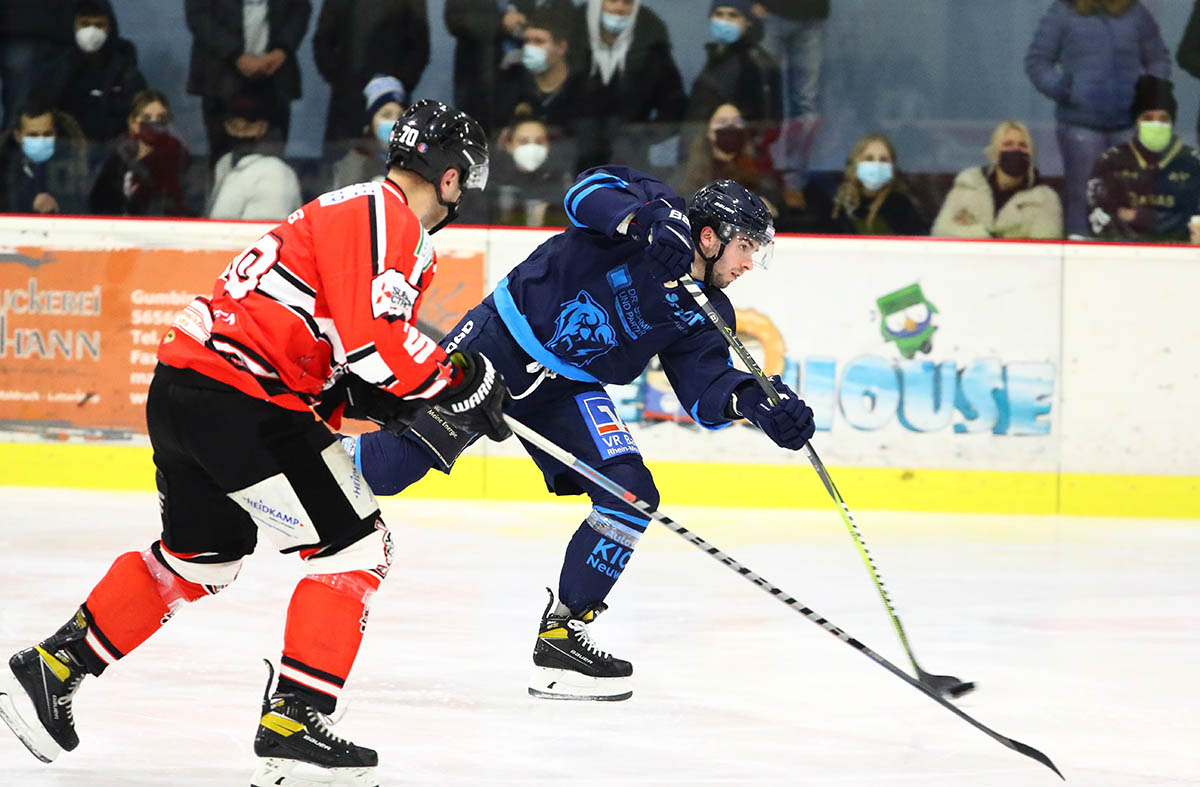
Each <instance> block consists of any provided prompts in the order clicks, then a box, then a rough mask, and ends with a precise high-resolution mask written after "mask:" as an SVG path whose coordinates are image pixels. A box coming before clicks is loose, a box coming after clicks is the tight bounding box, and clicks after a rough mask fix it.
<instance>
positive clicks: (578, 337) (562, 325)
mask: <svg viewBox="0 0 1200 787" xmlns="http://www.w3.org/2000/svg"><path fill="white" fill-rule="evenodd" d="M616 346H617V332H616V331H615V330H614V329H613V326H612V322H611V321H610V320H609V319H608V312H606V311H605V310H604V307H603V306H601V305H600V304H599V303H597V302H596V299H595V298H593V297H592V296H591V295H589V294H588V292H587V291H586V290H580V291H579V294H578V295H576V296H575V297H574V298H572V299H571V300H569V301H567V302H566V303H564V304H562V307H561V310H560V311H559V313H558V317H556V318H555V320H554V337H553V338H552V339H551V340H550V341H548V342H546V349H548V350H549V351H550V352H552V353H554V354H555V355H557V356H558V357H559V358H562V359H563V360H565V361H568V362H570V363H573V364H576V365H577V366H586V365H587V364H588V363H590V362H591V361H593V360H594V359H596V358H598V357H599V356H601V355H604V354H605V353H606V352H608V351H609V350H611V349H612V348H614V347H616Z"/></svg>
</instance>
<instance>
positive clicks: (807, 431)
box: [730, 375, 817, 451]
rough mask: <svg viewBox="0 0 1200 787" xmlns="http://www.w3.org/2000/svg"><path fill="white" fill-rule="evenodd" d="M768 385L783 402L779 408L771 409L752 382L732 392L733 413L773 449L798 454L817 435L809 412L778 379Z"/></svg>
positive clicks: (808, 408) (776, 377)
mask: <svg viewBox="0 0 1200 787" xmlns="http://www.w3.org/2000/svg"><path fill="white" fill-rule="evenodd" d="M771 384H772V385H774V386H775V390H776V391H778V392H779V398H780V399H782V400H783V401H781V402H780V403H779V404H777V405H774V406H772V405H771V403H770V401H768V400H767V394H766V392H765V391H763V389H762V387H761V386H760V385H759V384H758V383H756V382H755V383H749V384H746V385H742V386H741V387H740V388H738V389H737V390H736V391H734V393H733V400H732V402H731V403H730V404H731V405H732V409H733V411H734V413H736V414H738V415H740V416H742V417H743V418H745V419H746V420H747V421H749V422H750V423H752V424H754V425H755V426H757V427H758V428H759V429H761V430H763V432H764V433H766V435H767V437H769V438H771V440H773V441H774V442H775V445H777V446H779V447H780V448H786V449H788V450H790V451H799V450H800V449H801V448H803V447H804V444H805V443H807V442H808V441H809V440H810V439H811V438H812V436H813V434H814V433H815V432H816V431H817V427H816V425H815V424H814V423H813V411H812V408H811V407H809V406H808V405H806V404H805V403H804V400H803V399H801V398H800V397H799V396H797V395H796V392H795V391H793V390H792V389H791V388H789V387H787V386H786V385H784V384H783V381H782V380H780V379H779V376H778V375H776V376H774V377H772V378H771Z"/></svg>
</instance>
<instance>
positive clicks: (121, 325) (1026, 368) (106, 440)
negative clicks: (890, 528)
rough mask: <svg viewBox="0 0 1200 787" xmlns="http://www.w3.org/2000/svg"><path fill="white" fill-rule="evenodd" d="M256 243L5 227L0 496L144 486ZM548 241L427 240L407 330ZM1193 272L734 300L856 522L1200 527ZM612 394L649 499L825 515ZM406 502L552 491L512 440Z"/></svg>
mask: <svg viewBox="0 0 1200 787" xmlns="http://www.w3.org/2000/svg"><path fill="white" fill-rule="evenodd" d="M266 229H269V225H264V224H259V223H251V222H208V221H183V222H169V221H137V220H116V221H112V220H97V219H45V218H31V217H10V218H0V434H6V435H8V439H9V440H12V442H5V441H4V440H5V438H4V437H0V468H3V473H2V474H0V483H3V484H10V485H18V484H19V485H33V486H77V487H85V488H118V489H145V488H148V487H149V485H150V483H151V479H152V478H153V473H152V471H151V469H150V463H149V457H148V449H147V448H145V437H144V434H143V432H144V424H143V417H144V416H143V405H144V401H145V392H146V388H147V386H148V384H149V379H150V377H151V373H152V371H153V365H154V362H155V361H154V350H155V347H156V345H157V342H158V340H159V339H160V338H161V334H162V333H163V332H164V331H165V326H167V325H169V323H170V321H171V319H172V316H173V314H174V312H175V310H177V309H178V308H179V307H180V306H181V305H183V304H184V303H186V302H187V301H188V299H189V298H190V296H191V294H193V293H202V292H207V291H210V290H211V286H212V281H213V280H214V279H215V277H216V276H217V275H218V274H219V273H220V272H221V270H222V269H223V268H224V266H225V265H226V264H227V262H228V261H229V260H230V259H231V258H232V257H233V256H235V255H236V254H237V253H238V252H240V251H241V250H242V249H243V248H245V247H246V246H247V245H249V244H251V243H253V242H254V240H255V239H256V238H257V237H258V236H259V235H260V234H261V233H262V232H263V231H265V230H266ZM551 234H552V233H551V232H550V231H546V230H521V229H489V228H457V229H448V230H446V231H444V232H442V233H439V234H438V236H437V246H438V254H439V267H438V275H437V278H436V280H435V282H436V286H435V288H434V290H433V291H431V292H430V293H429V295H428V297H427V298H426V301H425V302H424V305H423V307H422V312H421V315H420V317H421V320H422V323H423V324H424V325H425V326H426V327H427V328H428V329H430V330H433V331H446V330H448V329H449V328H450V327H451V326H452V325H453V324H454V322H455V320H456V317H457V315H459V314H461V313H462V312H463V311H465V310H466V308H468V307H469V306H470V305H472V304H474V303H476V302H478V300H479V299H480V298H481V297H482V295H483V294H485V293H486V292H487V291H488V290H489V289H490V288H491V286H492V285H493V284H494V283H495V282H496V281H497V280H498V279H499V278H500V277H501V276H503V275H504V274H505V273H506V272H507V271H508V270H509V269H510V268H511V267H512V266H513V265H514V264H516V263H517V262H519V261H520V260H521V259H523V258H524V256H525V255H526V254H528V252H529V251H530V250H531V249H532V248H534V247H535V246H536V245H537V244H539V243H541V242H542V241H544V240H545V239H546V238H548V237H550V235H551ZM1197 257H1198V255H1197V252H1196V251H1195V250H1193V249H1191V248H1188V247H1161V246H1160V247H1150V246H1138V245H1124V244H1122V245H1111V244H1110V245H1099V244H1070V245H1067V244H1061V243H1008V242H964V241H939V240H931V239H912V240H900V239H889V240H883V239H862V238H807V237H805V238H802V237H782V238H780V239H779V243H778V249H777V252H776V256H775V261H774V264H773V265H772V268H771V270H769V271H765V272H764V271H756V272H754V273H753V274H752V275H750V276H747V277H745V278H744V279H742V280H741V281H739V282H738V283H737V284H736V285H735V286H734V287H732V288H731V289H730V291H729V294H730V296H731V298H732V300H733V301H734V303H735V305H737V306H738V307H739V308H738V312H737V318H738V333H739V335H740V336H741V338H742V339H743V341H744V342H745V343H746V345H747V346H748V347H749V348H750V350H751V352H752V353H753V354H754V355H755V356H756V359H757V361H758V363H759V364H760V365H761V366H762V367H763V368H764V369H765V370H766V371H767V372H768V373H770V374H779V375H780V376H781V377H782V378H783V379H784V380H785V381H786V382H787V383H788V384H789V385H791V386H792V387H793V388H795V389H796V390H798V391H799V392H800V393H801V395H802V396H803V397H804V399H805V400H806V401H807V402H808V403H809V404H810V405H811V406H812V407H813V409H814V412H815V414H816V421H817V427H818V432H817V435H816V437H815V438H814V440H813V444H814V446H816V447H817V450H818V451H819V452H820V455H821V457H822V459H823V460H824V461H825V463H826V464H827V465H829V466H830V467H831V469H832V472H833V475H834V479H835V481H836V483H837V484H838V487H839V489H840V490H841V491H842V493H843V495H844V496H845V498H846V501H847V502H848V503H849V505H850V506H851V507H852V508H863V509H868V508H870V509H895V510H929V511H964V512H1002V513H1078V514H1086V515H1113V516H1164V517H1196V516H1200V502H1198V501H1200V494H1198V492H1200V446H1198V445H1197V442H1196V441H1195V440H1194V435H1195V434H1196V433H1197V432H1200V414H1197V412H1196V410H1195V408H1194V407H1192V406H1189V404H1188V403H1189V402H1190V401H1191V400H1193V399H1194V398H1195V397H1194V395H1193V394H1192V392H1194V391H1195V390H1197V387H1198V386H1200V354H1198V353H1197V352H1195V347H1197V346H1200V320H1198V319H1197V318H1196V316H1195V314H1194V307H1193V304H1192V293H1195V292H1197V291H1200V265H1198V264H1197V262H1198V261H1200V260H1198V259H1197ZM604 306H605V307H606V308H608V309H609V310H610V311H612V312H614V314H613V315H612V317H611V319H612V321H613V324H614V326H616V325H619V324H620V322H619V321H618V317H619V318H621V320H622V321H623V320H624V318H625V316H626V315H625V314H624V310H627V309H628V308H630V307H629V303H628V300H627V299H626V300H624V301H623V300H622V299H621V298H620V297H619V294H617V293H615V291H614V298H613V301H612V303H611V304H604ZM635 307H636V303H635ZM690 316H691V317H692V318H695V319H701V318H700V316H699V315H695V314H691V315H690ZM683 317H684V319H686V318H688V317H689V314H684V315H683ZM609 392H610V395H611V396H612V398H613V400H614V402H615V404H616V410H617V412H618V413H619V415H620V418H621V420H622V423H621V425H620V426H621V427H622V428H623V429H626V430H628V431H629V432H630V433H631V434H632V435H633V436H634V437H635V438H636V440H637V443H638V445H639V446H640V448H641V450H642V451H643V453H644V455H645V456H646V457H647V461H648V463H649V465H650V466H651V467H652V469H653V470H654V472H655V476H656V479H657V480H658V483H659V486H660V488H661V489H662V491H663V492H664V500H679V501H687V502H689V503H697V504H704V505H737V506H765V507H783V506H798V507H821V506H826V505H829V502H828V499H827V497H826V495H825V492H824V490H823V488H822V487H821V486H820V484H819V483H818V481H817V479H816V476H815V474H814V473H813V471H812V469H811V468H810V467H809V466H808V463H807V461H806V460H805V458H804V457H803V455H801V454H785V453H782V452H780V451H778V450H777V449H774V447H773V446H771V445H770V444H769V443H768V442H767V441H765V440H764V439H763V437H762V436H761V435H760V434H758V433H757V431H756V430H755V429H753V428H752V427H749V426H747V425H746V424H744V423H741V424H736V425H733V426H731V427H729V428H727V429H722V430H719V431H716V432H709V431H706V430H703V429H700V428H699V427H697V426H696V425H695V424H694V423H692V421H691V418H690V417H689V416H688V414H687V413H686V412H684V410H683V408H682V407H681V406H680V404H679V402H677V401H676V400H675V398H674V396H673V394H672V392H671V390H670V387H669V385H667V384H666V382H665V375H664V374H663V373H662V371H661V370H660V369H658V368H657V367H656V366H655V365H652V366H651V367H650V369H649V370H648V371H647V373H646V374H644V375H643V376H642V377H641V378H639V379H638V380H636V381H634V382H633V383H632V384H630V385H626V386H611V387H610V388H609ZM531 426H534V427H535V428H536V426H537V425H536V424H531ZM713 460H717V461H713ZM434 476H436V477H434ZM409 494H413V495H421V496H426V497H464V498H492V499H510V500H512V499H517V500H524V499H539V498H541V497H543V496H544V494H545V491H544V486H543V485H542V483H541V481H540V479H539V478H538V477H537V474H536V473H535V471H533V469H532V466H531V465H530V464H529V463H528V462H527V461H526V460H525V459H523V458H522V457H521V451H520V448H519V446H517V445H516V444H515V441H511V442H510V444H505V445H499V446H495V445H492V446H476V447H474V448H473V449H472V450H471V451H470V452H468V454H467V455H466V456H464V457H463V459H462V460H461V461H460V464H459V466H458V468H457V469H456V471H455V476H454V479H453V481H451V480H450V479H447V478H446V477H444V476H441V475H439V474H436V473H431V477H430V478H427V479H426V480H425V481H423V482H422V483H421V485H420V486H419V487H418V488H415V489H413V490H411V492H410V493H409Z"/></svg>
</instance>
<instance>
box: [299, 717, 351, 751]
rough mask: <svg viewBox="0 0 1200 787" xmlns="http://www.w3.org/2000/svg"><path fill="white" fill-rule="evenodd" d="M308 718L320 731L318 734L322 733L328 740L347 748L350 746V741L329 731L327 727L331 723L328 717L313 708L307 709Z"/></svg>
mask: <svg viewBox="0 0 1200 787" xmlns="http://www.w3.org/2000/svg"><path fill="white" fill-rule="evenodd" d="M308 718H309V719H311V720H312V722H313V724H316V725H317V729H318V730H320V732H321V733H323V734H324V735H325V736H326V737H327V738H329V739H330V740H333V741H336V742H338V743H344V744H346V745H347V746H349V745H350V741H348V740H346V739H345V738H343V737H341V736H339V735H337V734H335V733H334V732H333V730H332V729H330V726H329V725H330V724H331V723H332V722H330V720H329V717H328V716H326V715H325V714H324V713H321V712H320V711H318V710H316V709H314V708H309V709H308Z"/></svg>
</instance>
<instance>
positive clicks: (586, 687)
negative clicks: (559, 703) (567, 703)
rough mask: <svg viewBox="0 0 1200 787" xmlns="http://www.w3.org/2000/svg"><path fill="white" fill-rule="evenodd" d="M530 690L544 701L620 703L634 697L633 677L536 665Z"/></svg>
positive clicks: (530, 682) (530, 681)
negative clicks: (584, 672)
mask: <svg viewBox="0 0 1200 787" xmlns="http://www.w3.org/2000/svg"><path fill="white" fill-rule="evenodd" d="M529 693H530V695H532V696H534V697H539V698H541V699H544V700H594V701H598V702H620V701H621V700H627V699H629V698H630V697H632V696H633V679H632V678H592V677H589V676H587V675H581V674H579V673H578V672H573V671H571V670H562V669H553V668H551V667H534V668H533V677H532V678H530V680H529Z"/></svg>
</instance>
